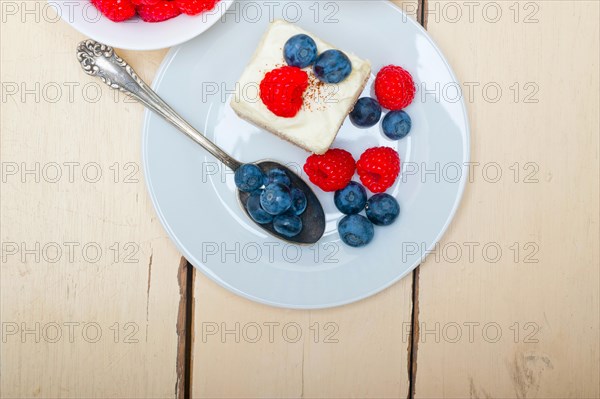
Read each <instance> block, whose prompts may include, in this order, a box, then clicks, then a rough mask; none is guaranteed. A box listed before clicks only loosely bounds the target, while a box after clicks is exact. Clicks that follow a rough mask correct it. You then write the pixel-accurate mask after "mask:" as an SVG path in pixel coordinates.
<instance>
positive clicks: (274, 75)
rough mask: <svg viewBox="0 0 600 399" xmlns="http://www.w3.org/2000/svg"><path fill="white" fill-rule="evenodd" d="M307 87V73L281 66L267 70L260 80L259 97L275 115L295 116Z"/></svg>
mask: <svg viewBox="0 0 600 399" xmlns="http://www.w3.org/2000/svg"><path fill="white" fill-rule="evenodd" d="M307 87H308V74H307V73H306V72H304V71H303V70H302V69H300V68H298V67H293V66H283V67H281V68H277V69H273V70H272V71H270V72H267V73H266V75H265V77H264V78H263V80H262V82H260V99H261V100H262V102H263V104H265V105H266V106H267V108H268V109H269V110H270V111H271V112H272V113H274V114H275V115H277V116H281V117H284V118H292V117H294V116H296V114H297V113H298V111H300V108H302V103H303V102H304V100H303V98H302V95H303V94H304V91H305V90H306V88H307Z"/></svg>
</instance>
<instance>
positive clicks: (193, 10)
mask: <svg viewBox="0 0 600 399" xmlns="http://www.w3.org/2000/svg"><path fill="white" fill-rule="evenodd" d="M173 1H174V2H175V4H176V5H177V7H178V8H179V10H180V11H181V12H182V13H184V14H187V15H198V14H200V13H202V12H204V11H208V10H212V9H213V8H215V6H216V5H217V3H218V2H219V0H173Z"/></svg>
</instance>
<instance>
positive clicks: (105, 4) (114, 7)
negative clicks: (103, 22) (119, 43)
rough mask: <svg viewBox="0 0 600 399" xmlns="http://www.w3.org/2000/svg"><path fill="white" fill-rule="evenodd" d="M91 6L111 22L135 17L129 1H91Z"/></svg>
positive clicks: (133, 8)
mask: <svg viewBox="0 0 600 399" xmlns="http://www.w3.org/2000/svg"><path fill="white" fill-rule="evenodd" d="M91 2H92V4H93V5H94V6H95V7H96V8H97V9H98V11H100V12H101V13H102V14H104V16H105V17H106V18H108V19H110V20H111V21H114V22H121V21H125V20H127V19H129V18H131V17H133V16H134V15H135V6H134V5H133V3H132V2H131V0H91Z"/></svg>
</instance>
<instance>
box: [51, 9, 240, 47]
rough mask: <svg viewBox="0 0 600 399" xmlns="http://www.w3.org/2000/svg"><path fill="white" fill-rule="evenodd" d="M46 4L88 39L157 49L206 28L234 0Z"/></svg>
mask: <svg viewBox="0 0 600 399" xmlns="http://www.w3.org/2000/svg"><path fill="white" fill-rule="evenodd" d="M49 4H50V6H52V7H53V8H54V9H55V11H56V12H57V14H58V15H59V16H60V17H61V18H62V19H63V20H64V21H65V22H67V23H68V24H69V25H71V26H72V27H73V28H75V29H76V30H78V31H79V32H81V33H82V34H84V35H86V36H88V37H89V38H91V39H94V40H97V41H99V42H101V43H103V44H106V45H109V46H112V47H116V48H121V49H126V50H158V49H163V48H167V47H171V46H174V45H177V44H180V43H183V42H186V41H188V40H190V39H192V38H194V37H196V36H198V35H199V34H201V33H203V32H204V31H206V30H207V29H208V28H210V27H211V26H212V25H213V24H214V23H216V22H217V21H218V20H219V19H220V18H221V16H222V15H224V14H225V12H226V11H227V10H228V9H229V7H231V5H232V4H233V0H73V1H68V2H65V1H49ZM192 14H193V15H192Z"/></svg>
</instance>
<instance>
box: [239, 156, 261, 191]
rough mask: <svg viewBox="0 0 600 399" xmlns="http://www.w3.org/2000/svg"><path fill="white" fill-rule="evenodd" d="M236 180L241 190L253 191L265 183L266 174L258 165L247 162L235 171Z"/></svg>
mask: <svg viewBox="0 0 600 399" xmlns="http://www.w3.org/2000/svg"><path fill="white" fill-rule="evenodd" d="M234 180H235V185H236V186H237V188H238V189H239V190H240V191H246V192H248V193H251V192H252V191H254V190H257V189H259V188H260V187H262V185H263V184H264V183H265V175H264V173H263V172H262V170H260V168H259V167H258V166H256V165H254V164H253V163H245V164H243V165H242V166H240V167H239V168H238V169H237V170H236V171H235V175H234Z"/></svg>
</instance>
